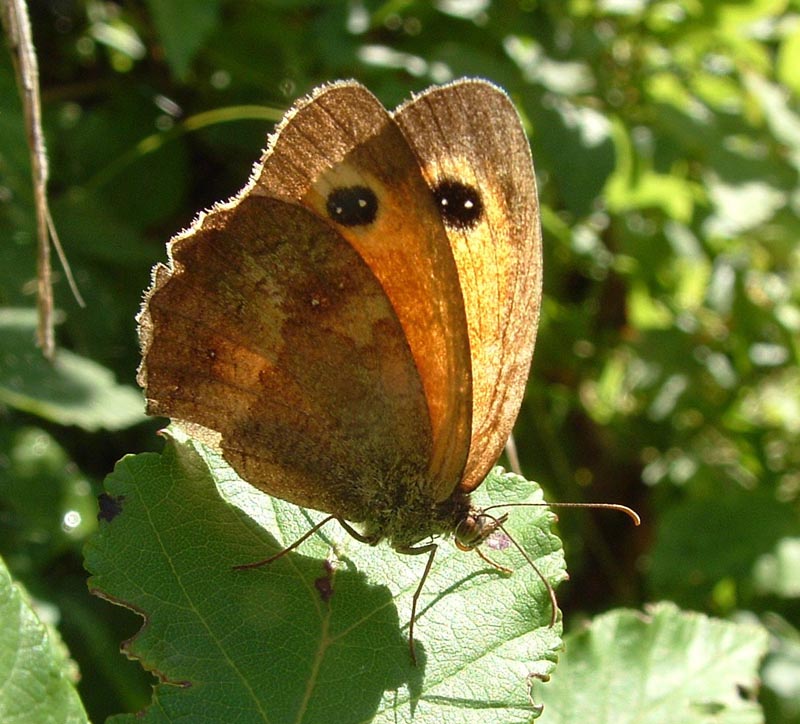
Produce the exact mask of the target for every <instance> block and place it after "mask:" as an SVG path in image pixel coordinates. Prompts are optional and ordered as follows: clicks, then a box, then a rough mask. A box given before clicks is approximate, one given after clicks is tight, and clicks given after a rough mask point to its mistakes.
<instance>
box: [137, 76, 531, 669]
mask: <svg viewBox="0 0 800 724" xmlns="http://www.w3.org/2000/svg"><path fill="white" fill-rule="evenodd" d="M168 255H169V263H168V265H166V266H165V265H163V264H159V265H157V266H156V267H155V268H154V270H153V283H152V287H151V288H150V290H149V291H148V293H147V296H146V299H145V303H144V306H143V309H142V311H141V313H140V315H139V318H138V320H139V325H140V327H139V334H140V339H141V344H142V355H143V360H142V364H141V367H140V369H139V377H138V379H139V384H140V385H141V386H142V387H143V388H144V390H145V393H146V397H147V410H148V412H149V413H150V414H153V415H163V416H167V417H171V418H172V419H173V420H174V421H175V422H176V423H177V424H179V425H180V426H182V427H183V428H184V429H186V430H187V431H188V432H189V433H190V434H192V435H193V436H194V437H196V438H198V439H200V440H201V441H203V442H205V443H207V444H209V445H211V446H213V447H215V448H216V449H218V450H219V451H221V453H222V455H223V456H224V458H225V459H226V460H227V462H228V463H229V464H230V465H231V466H232V467H233V468H234V469H235V470H236V472H237V473H238V474H239V475H240V476H241V477H242V478H243V479H244V480H246V481H248V482H249V483H250V484H252V485H254V486H256V487H257V488H260V489H261V490H264V491H266V492H267V493H269V494H270V495H274V496H277V497H279V498H283V499H284V500H288V501H290V502H292V503H296V504H298V505H302V506H305V507H309V508H314V509H317V510H320V511H325V512H328V513H329V514H330V516H329V517H328V518H326V519H324V520H323V521H321V523H320V524H319V525H322V524H324V523H325V522H327V521H328V520H330V519H331V518H336V519H338V520H339V521H340V522H341V523H342V524H343V525H344V526H345V528H346V529H347V530H348V531H349V532H351V533H352V534H353V535H354V536H356V537H357V538H359V539H360V540H363V541H366V542H368V543H371V544H375V543H377V542H378V541H380V540H382V539H384V538H386V539H388V540H389V541H390V542H391V544H392V546H393V547H394V548H395V549H396V550H397V551H399V552H402V553H428V554H429V559H428V564H427V566H426V569H425V575H427V572H428V570H430V566H431V564H432V562H433V556H434V553H435V551H436V545H437V544H436V543H433V542H430V540H429V539H430V538H431V536H437V535H440V534H450V533H452V534H454V535H455V537H456V541H457V543H458V544H459V547H461V548H464V549H472V548H475V547H476V546H477V545H478V544H479V543H481V542H482V541H483V540H484V539H485V538H486V537H487V536H488V535H489V534H490V533H491V532H492V531H493V530H494V529H495V528H496V527H497V526H498V525H499V524H500V523H501V522H502V518H501V519H500V521H498V519H497V518H495V517H493V516H490V515H483V514H482V512H481V511H480V510H476V509H474V508H473V507H472V506H471V504H470V492H471V491H472V490H474V489H475V488H476V487H477V486H478V485H480V484H481V482H482V481H483V479H484V477H485V476H486V474H487V473H488V472H489V470H490V468H491V467H492V466H493V465H494V463H495V462H496V460H497V458H498V457H499V455H500V453H501V451H502V449H503V446H504V445H505V443H506V440H507V439H508V437H509V434H510V432H511V428H512V426H513V424H514V421H515V419H516V416H517V413H518V411H519V407H520V403H521V400H522V395H523V391H524V387H525V382H526V379H527V376H528V370H529V367H530V363H531V357H532V355H533V347H534V341H535V338H536V327H537V323H538V318H539V307H540V300H541V283H542V257H541V236H540V227H539V208H538V202H537V196H536V181H535V178H534V171H533V164H532V161H531V154H530V149H529V147H528V141H527V138H526V136H525V132H524V130H523V128H522V125H521V123H520V119H519V116H518V115H517V112H516V111H515V109H514V107H513V105H512V104H511V102H510V100H509V99H508V97H507V96H506V94H505V93H504V92H503V91H502V90H500V89H499V88H497V87H495V86H494V85H492V84H490V83H488V82H485V81H482V80H471V79H464V80H459V81H456V82H454V83H451V84H449V85H446V86H442V87H435V88H431V89H429V90H428V91H426V92H424V93H423V94H421V95H419V96H416V97H415V98H413V99H412V100H411V101H409V102H407V103H405V104H404V105H402V106H400V107H399V108H398V109H397V110H396V111H394V112H393V113H389V112H387V111H386V109H384V107H383V106H382V105H381V104H380V103H379V102H378V100H377V99H376V98H375V97H374V96H373V95H372V94H371V93H370V92H369V91H368V90H366V88H364V87H363V86H361V85H359V84H357V83H355V82H339V83H333V84H330V85H326V86H323V87H321V88H319V89H317V90H316V91H315V92H314V93H313V94H312V95H311V96H309V97H308V98H305V99H304V100H301V101H300V102H299V103H297V104H296V105H295V106H294V108H292V109H291V110H290V111H289V112H288V113H287V114H286V116H285V118H284V120H283V121H282V123H281V124H280V126H279V127H278V129H277V131H276V132H275V134H274V136H273V137H272V138H271V139H270V143H269V146H268V149H267V150H266V151H265V153H264V154H263V156H262V158H261V161H260V162H259V163H258V164H256V166H255V169H254V172H253V175H252V177H251V179H250V181H249V183H248V184H247V186H246V187H245V188H244V189H243V190H242V191H241V192H240V193H239V194H238V195H237V196H236V197H234V198H233V199H231V200H230V201H228V202H226V203H224V204H218V205H216V206H215V207H214V208H213V209H211V210H210V211H208V212H206V213H203V214H201V215H200V216H199V217H198V218H197V219H196V220H195V222H194V223H193V225H192V226H191V228H189V229H188V230H186V231H184V232H182V233H181V234H179V235H178V236H176V237H175V238H174V239H172V241H170V243H169V245H168ZM347 521H350V522H355V523H359V524H361V527H362V531H361V532H358V531H356V530H354V529H353V528H352V526H350V525H349V524H348V523H347ZM317 527H318V526H316V527H315V528H314V530H316V529H317ZM311 532H313V531H309V535H310V533H311ZM305 537H306V536H304V538H303V539H305ZM303 539H301V540H303ZM299 542H301V541H298V542H297V543H299ZM295 545H296V544H295ZM293 547H294V546H292V548H293ZM283 552H285V551H282V553H283ZM282 553H281V554H282ZM281 554H279V555H281ZM276 557H277V556H273V557H272V558H270V559H267V561H270V560H274V558H276ZM264 562H265V561H262V562H259V564H260V563H264ZM256 565H258V564H256ZM422 581H424V576H423V579H422ZM422 581H421V582H420V587H419V589H418V590H417V592H416V594H415V596H414V601H413V608H412V618H411V626H410V631H409V638H410V642H411V651H412V657H413V654H414V649H413V640H414V639H413V624H414V616H415V613H416V603H417V599H418V597H419V593H420V590H421V587H422Z"/></svg>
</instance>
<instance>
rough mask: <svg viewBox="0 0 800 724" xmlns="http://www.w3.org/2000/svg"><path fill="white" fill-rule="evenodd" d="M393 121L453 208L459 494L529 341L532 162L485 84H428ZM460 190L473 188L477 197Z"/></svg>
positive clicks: (533, 275) (512, 392) (536, 284)
mask: <svg viewBox="0 0 800 724" xmlns="http://www.w3.org/2000/svg"><path fill="white" fill-rule="evenodd" d="M394 117H395V120H396V121H397V123H398V124H399V126H400V127H401V129H402V130H403V132H404V134H405V136H406V138H407V140H408V142H409V144H410V145H411V146H412V148H413V149H414V152H415V153H416V155H417V157H418V158H419V161H420V165H421V167H422V170H423V173H424V174H425V177H426V178H427V180H428V184H429V185H430V187H431V188H432V189H433V191H434V196H435V198H436V199H437V200H438V201H439V202H440V203H444V204H445V205H447V204H450V205H451V207H452V206H453V205H457V204H460V205H461V207H459V208H458V209H456V210H455V211H454V212H453V214H454V215H453V216H452V220H451V223H449V224H447V225H446V228H447V233H448V235H449V238H450V244H451V248H452V250H453V255H454V257H455V261H456V266H457V267H458V274H459V283H460V287H461V292H462V294H463V299H464V307H465V311H466V316H467V325H468V330H469V342H470V350H471V362H472V364H471V368H472V399H473V405H472V430H471V444H470V451H469V459H468V462H467V466H466V470H465V472H464V475H463V479H462V482H461V484H460V488H461V489H462V490H464V491H467V492H468V491H470V490H473V489H474V488H475V487H476V486H478V485H479V484H480V483H481V482H482V480H483V478H484V477H485V476H486V474H487V472H488V471H489V469H490V468H491V466H492V465H494V463H495V462H496V460H497V458H498V457H499V456H500V453H501V452H502V449H503V446H504V445H505V443H506V440H507V439H508V436H509V434H510V432H511V428H512V427H513V425H514V421H515V420H516V417H517V413H518V411H519V407H520V404H521V402H522V395H523V393H524V389H525V382H526V380H527V377H528V370H529V368H530V363H531V358H532V355H533V347H534V342H535V340H536V328H537V324H538V320H539V307H540V302H541V286H542V263H541V233H540V227H539V208H538V202H537V196H536V180H535V176H534V172H533V163H532V160H531V154H530V149H529V147H528V141H527V138H526V136H525V133H524V130H523V128H522V124H521V123H520V119H519V116H518V114H517V112H516V110H515V109H514V107H513V105H512V104H511V101H510V100H509V99H508V97H507V96H506V94H505V93H504V92H503V91H501V90H500V89H499V88H497V87H495V86H493V85H491V84H490V83H487V82H485V81H480V80H463V81H457V82H455V83H452V84H450V85H447V86H442V87H439V88H433V89H431V90H429V91H427V92H425V93H423V94H422V95H420V96H417V97H415V98H414V99H413V100H411V101H409V102H408V103H406V104H405V105H403V106H401V107H400V108H399V109H398V110H397V111H396V113H395V116H394ZM462 186H463V187H466V188H467V189H473V190H475V191H477V192H478V197H477V201H476V200H475V199H473V198H472V197H471V196H470V194H469V193H468V192H467V191H464V190H463V188H462ZM478 206H480V209H479V210H480V212H481V213H477V212H476V211H475V210H476V208H478ZM459 211H463V214H464V215H463V216H459ZM471 211H472V212H473V213H472V214H470V212H471ZM445 218H447V216H445Z"/></svg>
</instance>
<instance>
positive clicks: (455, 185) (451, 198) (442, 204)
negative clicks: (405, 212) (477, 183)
mask: <svg viewBox="0 0 800 724" xmlns="http://www.w3.org/2000/svg"><path fill="white" fill-rule="evenodd" d="M433 195H434V198H435V199H436V204H437V205H438V206H439V211H440V212H441V214H442V219H443V221H444V223H445V224H446V225H447V226H450V227H453V228H455V229H471V228H472V227H473V226H475V225H476V224H477V223H478V221H479V220H480V218H481V216H483V202H482V201H481V195H480V193H479V192H478V189H476V188H475V187H474V186H467V185H466V184H462V183H461V182H460V181H453V180H452V179H444V180H443V181H440V182H439V183H438V185H437V186H436V188H435V189H434V190H433Z"/></svg>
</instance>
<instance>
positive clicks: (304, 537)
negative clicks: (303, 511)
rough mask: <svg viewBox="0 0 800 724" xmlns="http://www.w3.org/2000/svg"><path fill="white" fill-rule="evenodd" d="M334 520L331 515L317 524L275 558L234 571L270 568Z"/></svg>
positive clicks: (242, 565)
mask: <svg viewBox="0 0 800 724" xmlns="http://www.w3.org/2000/svg"><path fill="white" fill-rule="evenodd" d="M334 518H336V516H335V515H329V516H327V517H325V518H323V519H322V520H321V521H320V522H319V523H317V524H316V525H315V526H314V527H313V528H311V530H309V531H307V532H306V533H304V534H303V535H302V536H300V537H299V538H298V539H297V540H296V541H295V542H294V543H292V545H290V546H288V547H287V548H284V549H283V550H282V551H278V552H277V553H276V554H275V555H274V556H270V557H269V558H264V559H263V560H260V561H254V562H253V563H242V564H241V565H238V566H234V567H233V569H234V570H235V571H244V570H246V569H248V568H261V566H268V565H269V564H270V563H272V562H273V561H277V560H278V558H281V557H283V556H285V555H286V554H287V553H289V552H290V551H293V550H294V549H295V548H297V547H298V546H299V545H300V544H301V543H303V541H305V540H307V539H308V538H310V537H311V536H312V535H314V533H316V532H317V531H318V530H319V529H320V528H322V526H323V525H325V524H326V523H329V522H330V521H332V520H333V519H334Z"/></svg>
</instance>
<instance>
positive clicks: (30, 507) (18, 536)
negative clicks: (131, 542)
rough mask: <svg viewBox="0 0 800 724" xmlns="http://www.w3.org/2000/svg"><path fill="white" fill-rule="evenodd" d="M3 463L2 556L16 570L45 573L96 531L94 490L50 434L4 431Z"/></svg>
mask: <svg viewBox="0 0 800 724" xmlns="http://www.w3.org/2000/svg"><path fill="white" fill-rule="evenodd" d="M0 460H2V461H3V464H2V465H0V511H2V512H3V515H0V553H2V554H3V555H4V556H6V558H7V560H9V562H10V563H13V565H12V568H15V570H20V569H22V570H30V569H32V568H33V569H39V568H42V567H44V566H46V565H48V564H49V563H51V562H52V560H53V559H54V558H55V557H57V556H59V555H61V554H63V553H64V552H65V551H66V550H68V549H69V548H70V547H72V546H76V544H77V543H79V542H80V541H81V540H82V539H83V538H85V537H86V536H87V535H88V534H89V532H90V531H92V530H94V528H95V526H96V520H95V511H96V504H95V497H94V495H93V494H92V488H91V485H90V484H89V481H88V480H87V479H86V477H85V476H84V475H83V474H81V472H80V471H79V470H78V469H77V467H76V466H75V464H74V463H73V462H72V461H71V460H70V459H69V456H68V455H67V453H66V452H65V451H64V449H63V448H62V447H61V446H60V445H59V444H58V443H57V442H56V441H55V439H54V438H53V437H51V436H50V435H49V434H48V433H47V432H46V431H44V430H41V429H38V428H33V427H19V428H16V429H7V430H6V429H1V430H0ZM12 557H13V561H12Z"/></svg>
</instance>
